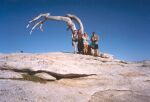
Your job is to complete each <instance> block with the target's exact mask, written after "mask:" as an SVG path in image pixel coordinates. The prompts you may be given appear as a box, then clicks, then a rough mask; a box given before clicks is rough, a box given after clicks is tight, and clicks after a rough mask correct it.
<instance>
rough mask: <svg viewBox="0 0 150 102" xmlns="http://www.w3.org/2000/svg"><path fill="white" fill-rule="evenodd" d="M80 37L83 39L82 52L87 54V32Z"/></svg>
mask: <svg viewBox="0 0 150 102" xmlns="http://www.w3.org/2000/svg"><path fill="white" fill-rule="evenodd" d="M82 39H83V54H85V55H87V54H88V46H89V43H88V40H89V37H88V35H87V33H84V34H83V36H82Z"/></svg>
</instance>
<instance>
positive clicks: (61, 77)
mask: <svg viewBox="0 0 150 102" xmlns="http://www.w3.org/2000/svg"><path fill="white" fill-rule="evenodd" d="M0 69H1V70H10V71H14V72H20V73H27V74H29V75H34V74H36V73H47V74H49V75H51V76H53V77H55V78H56V80H60V79H64V78H70V79H73V78H80V77H87V76H92V75H96V74H59V73H55V72H51V71H44V70H38V71H32V70H30V69H15V68H8V67H7V68H0Z"/></svg>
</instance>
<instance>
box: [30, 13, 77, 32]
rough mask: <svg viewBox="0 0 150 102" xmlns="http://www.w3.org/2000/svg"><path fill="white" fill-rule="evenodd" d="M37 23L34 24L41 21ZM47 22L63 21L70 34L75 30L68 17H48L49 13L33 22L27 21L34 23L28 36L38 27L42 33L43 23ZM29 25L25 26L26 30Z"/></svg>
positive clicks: (41, 15)
mask: <svg viewBox="0 0 150 102" xmlns="http://www.w3.org/2000/svg"><path fill="white" fill-rule="evenodd" d="M41 18H42V20H40V21H39V22H37V23H35V22H36V21H37V20H39V19H41ZM47 20H57V21H64V22H66V23H67V25H68V27H69V28H70V29H71V31H72V33H73V31H74V30H77V29H76V26H75V24H74V22H73V21H72V20H71V18H70V17H67V16H50V13H45V14H40V15H39V16H37V17H35V18H34V19H33V20H31V21H29V24H30V23H35V24H34V26H33V27H32V29H31V32H30V34H31V33H32V32H33V30H34V29H35V28H36V27H38V26H39V28H40V30H41V31H43V29H42V26H43V23H44V22H45V21H47ZM29 24H28V25H27V28H28V27H29Z"/></svg>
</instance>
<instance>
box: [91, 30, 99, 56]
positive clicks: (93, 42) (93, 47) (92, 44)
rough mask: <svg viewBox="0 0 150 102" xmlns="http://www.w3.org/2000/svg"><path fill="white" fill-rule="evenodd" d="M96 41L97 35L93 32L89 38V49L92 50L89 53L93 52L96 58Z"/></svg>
mask: <svg viewBox="0 0 150 102" xmlns="http://www.w3.org/2000/svg"><path fill="white" fill-rule="evenodd" d="M98 40H99V37H98V35H97V34H96V33H95V32H93V33H92V36H91V48H92V49H91V51H93V50H94V52H93V55H94V56H98Z"/></svg>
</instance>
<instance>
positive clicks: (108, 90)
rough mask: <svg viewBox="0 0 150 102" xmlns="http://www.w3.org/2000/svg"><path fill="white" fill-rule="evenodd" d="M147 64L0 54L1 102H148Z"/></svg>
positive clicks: (106, 58)
mask: <svg viewBox="0 0 150 102" xmlns="http://www.w3.org/2000/svg"><path fill="white" fill-rule="evenodd" d="M149 66H150V63H149V61H144V62H125V61H121V60H118V59H114V58H113V56H112V55H110V54H103V55H101V56H100V57H93V56H89V55H79V54H72V53H60V52H58V53H43V54H31V53H13V54H0V99H1V102H20V101H21V102H39V101H41V102H149V99H150V88H149V86H150V67H149Z"/></svg>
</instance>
